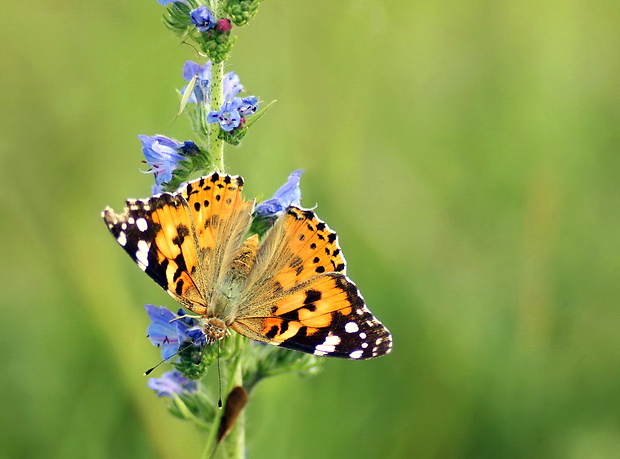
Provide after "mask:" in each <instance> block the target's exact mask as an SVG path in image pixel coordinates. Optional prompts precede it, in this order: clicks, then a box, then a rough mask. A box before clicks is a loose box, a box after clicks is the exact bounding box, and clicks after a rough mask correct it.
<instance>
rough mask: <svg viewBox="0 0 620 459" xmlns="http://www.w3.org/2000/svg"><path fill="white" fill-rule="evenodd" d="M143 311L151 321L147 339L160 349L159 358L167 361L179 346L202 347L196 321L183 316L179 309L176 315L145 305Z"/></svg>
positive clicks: (163, 308)
mask: <svg viewBox="0 0 620 459" xmlns="http://www.w3.org/2000/svg"><path fill="white" fill-rule="evenodd" d="M144 309H146V312H147V313H148V315H149V318H150V319H151V323H150V324H149V328H148V329H147V332H146V334H147V337H148V338H149V340H150V341H151V343H152V344H153V345H155V346H157V347H160V348H161V357H162V359H164V360H167V359H169V358H171V357H172V356H174V354H176V353H177V352H178V351H179V348H180V347H181V344H183V343H185V342H191V343H193V345H194V346H202V345H203V344H204V343H205V342H206V338H205V335H204V333H203V332H202V330H201V328H200V325H199V323H198V321H197V320H195V319H192V318H191V317H183V318H181V319H179V316H182V315H183V310H182V309H180V310H179V313H178V315H177V314H175V313H173V312H172V311H169V310H168V309H166V308H165V307H163V306H161V307H159V308H158V307H157V306H153V305H152V304H147V305H146V306H145V307H144Z"/></svg>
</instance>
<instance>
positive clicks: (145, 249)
mask: <svg viewBox="0 0 620 459" xmlns="http://www.w3.org/2000/svg"><path fill="white" fill-rule="evenodd" d="M136 259H137V260H138V261H139V262H140V263H142V264H143V265H144V266H145V267H146V266H148V265H149V244H148V242H146V241H138V251H137V252H136Z"/></svg>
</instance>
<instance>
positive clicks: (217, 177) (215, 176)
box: [211, 172, 220, 183]
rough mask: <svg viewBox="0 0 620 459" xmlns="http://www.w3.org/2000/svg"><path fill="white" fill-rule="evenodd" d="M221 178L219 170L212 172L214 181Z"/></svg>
mask: <svg viewBox="0 0 620 459" xmlns="http://www.w3.org/2000/svg"><path fill="white" fill-rule="evenodd" d="M219 179H220V175H219V174H218V173H217V172H214V173H213V174H211V181H212V182H213V183H215V182H217V181H218V180H219Z"/></svg>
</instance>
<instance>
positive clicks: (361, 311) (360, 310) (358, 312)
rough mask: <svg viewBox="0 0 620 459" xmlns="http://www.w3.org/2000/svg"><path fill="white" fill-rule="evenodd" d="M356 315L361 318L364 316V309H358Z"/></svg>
mask: <svg viewBox="0 0 620 459" xmlns="http://www.w3.org/2000/svg"><path fill="white" fill-rule="evenodd" d="M355 314H357V315H358V316H361V315H362V314H364V310H363V309H356V310H355Z"/></svg>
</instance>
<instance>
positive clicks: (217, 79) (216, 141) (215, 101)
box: [208, 62, 224, 172]
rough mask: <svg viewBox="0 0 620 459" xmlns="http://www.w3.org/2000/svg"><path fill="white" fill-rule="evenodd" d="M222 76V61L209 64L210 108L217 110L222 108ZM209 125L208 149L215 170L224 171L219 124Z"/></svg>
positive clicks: (222, 145) (222, 143)
mask: <svg viewBox="0 0 620 459" xmlns="http://www.w3.org/2000/svg"><path fill="white" fill-rule="evenodd" d="M223 78H224V62H218V63H214V64H213V65H212V66H211V110H212V111H219V110H220V109H221V108H222V104H223V99H224V86H223V84H222V81H223ZM208 125H209V126H210V133H209V141H210V145H209V151H211V157H212V161H213V166H214V168H215V170H217V171H219V172H224V142H223V141H222V139H221V138H220V130H221V128H220V125H219V124H218V123H213V124H208Z"/></svg>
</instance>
